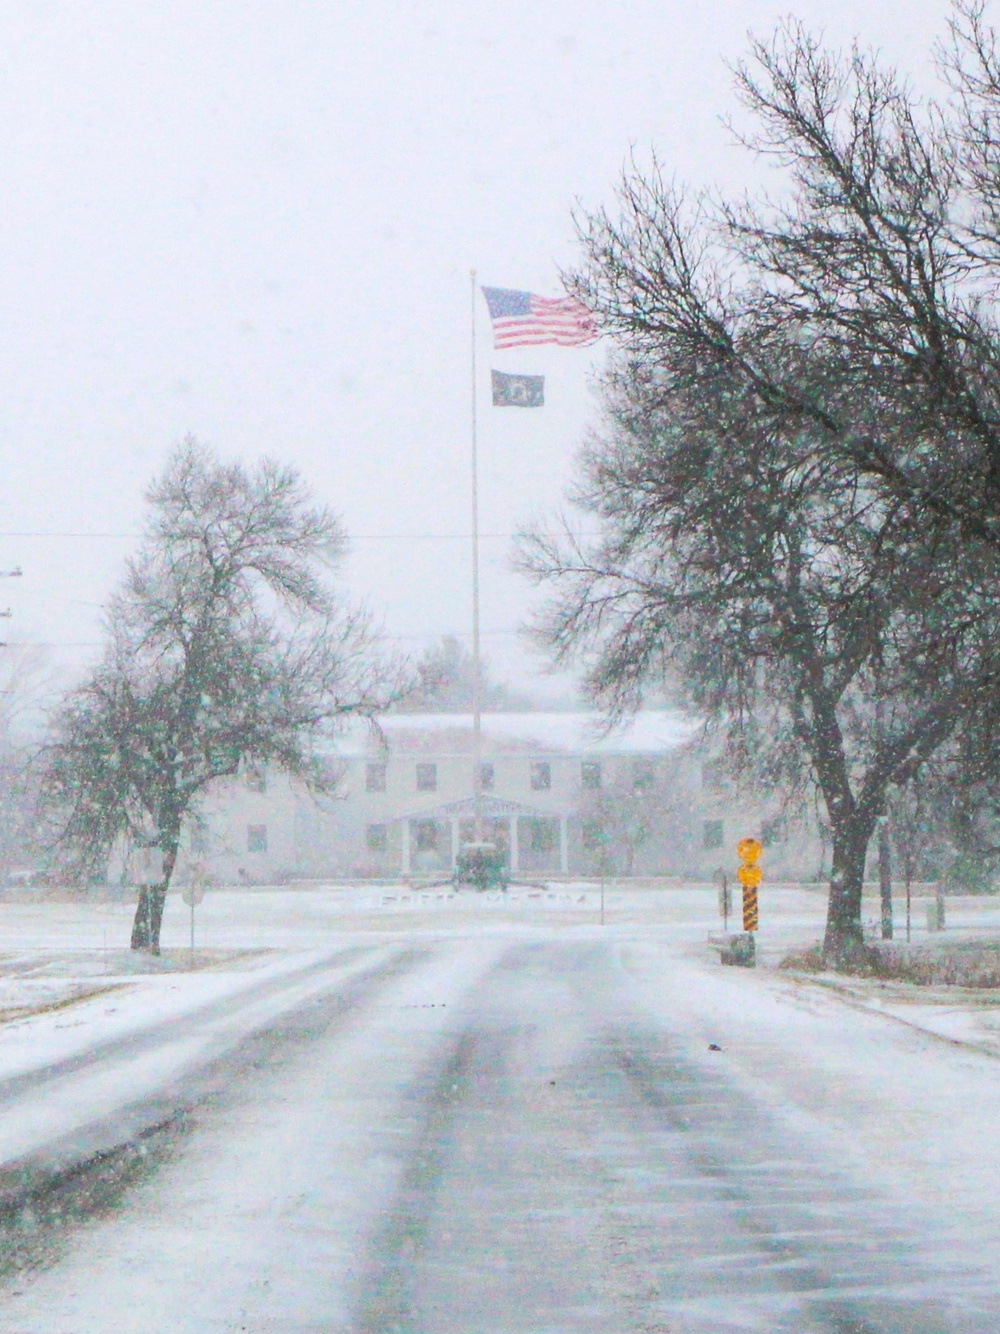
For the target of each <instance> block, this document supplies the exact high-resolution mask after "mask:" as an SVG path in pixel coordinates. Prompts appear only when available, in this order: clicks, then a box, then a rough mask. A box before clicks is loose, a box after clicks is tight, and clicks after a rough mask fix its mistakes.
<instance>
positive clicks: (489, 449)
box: [0, 0, 946, 683]
mask: <svg viewBox="0 0 1000 1334" xmlns="http://www.w3.org/2000/svg"><path fill="white" fill-rule="evenodd" d="M786 12H788V6H787V5H780V4H778V5H775V4H770V3H762V2H761V3H759V2H757V0H741V2H739V3H735V2H733V3H724V2H720V0H714V2H713V3H712V4H692V3H691V2H690V0H687V2H686V3H679V0H617V3H615V4H608V3H607V0H555V2H553V3H545V2H544V0H530V2H529V0H508V3H500V4H492V5H476V4H474V3H469V0H465V2H464V3H462V2H461V0H450V2H442V0H419V3H409V2H404V0H356V2H354V3H352V2H350V0H325V2H324V3H318V2H317V0H207V3H206V0H197V3H194V0H170V3H169V4H151V3H149V0H30V3H26V2H21V3H12V2H11V0H4V2H3V3H0V199H2V207H0V256H2V258H0V309H2V312H3V337H2V338H0V385H2V393H0V448H2V451H3V458H4V465H5V485H4V487H3V491H2V494H0V505H2V510H0V533H2V536H0V568H10V567H11V566H14V565H20V566H22V567H23V570H24V577H23V579H21V580H10V581H5V582H4V583H3V584H0V607H2V606H6V605H9V606H10V607H11V608H12V610H13V612H14V616H13V618H12V619H11V621H9V622H7V623H6V628H7V638H8V639H10V640H11V641H16V642H25V641H27V642H39V643H45V644H50V645H52V646H53V652H54V654H55V656H56V659H57V661H59V662H65V663H67V664H69V665H71V666H74V667H76V668H78V667H79V666H80V665H82V663H83V662H85V661H86V658H87V656H88V655H92V654H93V653H94V652H95V651H96V649H95V645H96V643H97V641H98V640H99V618H100V607H101V604H102V603H103V602H104V600H105V599H106V597H107V596H108V593H109V591H110V589H111V588H112V586H113V584H114V582H115V580H116V578H117V575H118V572H119V570H120V566H121V561H122V559H123V558H124V556H125V555H126V554H127V553H128V552H129V551H130V550H131V549H132V547H133V546H134V544H135V533H136V531H137V529H138V527H139V525H140V523H141V515H142V492H143V489H144V487H145V485H146V484H147V482H148V481H149V479H150V478H151V477H152V476H153V475H154V474H155V473H156V472H157V471H158V470H159V469H160V468H161V466H162V464H163V461H164V459H165V456H166V454H167V452H168V451H169V449H170V447H171V446H172V445H173V444H175V443H176V442H177V441H179V440H180V439H182V438H183V437H184V436H185V435H187V434H192V435H194V436H196V437H197V438H199V439H201V440H203V441H206V442H208V443H210V444H211V445H212V446H214V447H215V448H216V449H217V450H218V451H219V452H220V453H222V454H223V455H229V456H240V457H243V458H246V459H248V460H251V459H254V458H256V457H258V456H259V455H260V454H262V453H269V454H272V455H273V456H275V457H276V458H279V459H283V460H287V461H289V462H292V463H294V464H295V465H296V466H298V467H299V468H300V469H301V471H302V472H303V473H304V475H305V477H306V478H307V480H308V481H309V482H310V483H311V484H312V486H313V487H314V489H315V491H316V492H317V494H318V495H319V497H320V498H321V499H323V500H325V501H327V502H329V503H330V504H332V505H333V506H334V508H335V509H336V510H337V511H338V512H339V513H340V514H341V516H342V518H343V520H344V523H345V525H346V527H347V530H348V532H349V533H350V534H351V537H352V552H351V556H350V558H349V561H348V563H347V565H346V567H345V569H344V571H343V577H344V579H345V581H346V583H347V585H348V586H349V587H350V589H351V591H352V593H353V594H354V595H356V596H359V597H364V598H365V599H367V600H368V601H369V603H370V604H371V606H372V607H373V609H374V610H375V611H376V613H377V615H378V617H379V618H380V619H381V620H382V621H383V622H384V625H385V629H386V632H387V633H388V634H389V635H391V636H393V637H394V640H395V642H397V643H398V644H399V645H400V646H402V647H404V648H405V649H408V650H411V651H414V652H419V651H420V649H421V648H422V647H423V646H424V645H425V644H426V643H427V642H428V641H429V640H430V639H432V638H434V637H435V636H437V635H440V634H445V633H455V634H460V635H466V634H467V627H468V622H469V603H470V596H469V572H468V540H467V535H468V532H469V497H468V491H469V487H468V481H469V462H468V461H469V416H470V412H469V409H470V278H469V274H470V269H472V268H476V269H477V270H478V273H479V278H480V281H482V282H485V283H487V284H491V285H496V286H507V287H520V288H526V289H529V290H532V291H535V292H538V293H541V294H544V295H556V294H558V270H559V267H560V266H561V265H567V264H570V263H572V261H573V258H574V242H573V228H572V221H571V210H572V208H573V205H574V201H575V200H577V199H579V200H582V201H583V202H584V204H586V205H595V204H598V203H600V202H602V201H605V200H607V199H608V198H609V197H610V194H611V190H612V187H613V184H614V180H615V178H616V176H617V175H618V173H619V171H620V168H621V164H622V161H623V159H624V157H625V156H626V155H627V153H628V152H629V148H630V145H633V144H634V145H635V147H636V150H637V152H638V154H639V155H640V157H641V156H642V155H643V154H645V153H646V152H648V150H649V149H650V148H651V147H655V148H656V150H657V152H658V153H659V155H660V156H661V158H662V160H663V162H664V163H665V164H666V165H667V166H668V167H669V168H670V169H673V170H676V173H677V175H678V177H679V178H681V179H686V180H689V181H692V182H694V183H695V184H704V183H707V182H709V181H719V182H722V183H724V184H726V185H728V186H730V187H732V186H738V185H739V184H740V183H741V182H742V181H744V180H747V179H749V176H748V164H747V163H746V160H745V156H744V155H743V154H742V153H741V151H740V150H737V149H735V148H734V147H733V146H732V144H731V142H730V139H729V136H728V133H727V131H726V130H725V129H724V128H723V126H722V124H721V123H720V116H721V115H722V114H723V113H725V112H726V111H727V110H732V109H733V99H732V94H731V89H730V76H729V73H728V71H727V68H726V63H725V62H726V61H727V60H729V61H732V60H734V59H736V58H738V57H739V56H740V54H741V52H742V51H743V50H744V48H745V43H746V32H747V29H748V28H752V29H754V31H756V32H758V33H767V32H769V31H770V30H771V28H772V27H773V26H774V24H775V23H776V21H777V20H778V19H779V18H780V17H781V16H782V15H783V14H785V13H786ZM794 12H795V13H796V14H797V15H798V16H799V17H801V18H803V19H805V20H806V21H807V22H808V23H809V24H810V25H813V26H815V27H816V28H821V29H824V30H825V31H826V33H827V36H828V37H829V38H830V39H831V40H835V41H838V42H846V41H849V40H850V39H851V38H852V37H853V36H855V35H858V36H860V37H861V38H862V40H863V42H864V43H865V44H870V45H874V46H877V47H880V48H881V49H882V50H883V51H884V52H885V53H886V54H887V55H888V56H889V57H890V58H892V59H893V60H895V61H897V62H898V63H899V64H900V65H901V66H903V67H904V68H905V69H906V70H907V71H909V72H910V73H912V75H913V77H914V81H915V83H916V84H917V85H918V86H926V85H928V84H929V81H930V73H929V68H930V66H929V56H928V52H929V50H930V47H931V44H932V42H933V40H934V39H935V37H937V36H939V35H941V34H942V32H943V30H944V20H945V14H946V7H945V5H944V4H938V3H922V2H921V0H916V2H915V3H911V4H910V5H909V6H907V7H905V9H904V8H903V7H901V6H899V5H898V4H893V3H885V2H884V0H868V3H861V2H860V0H829V2H828V0H809V2H808V3H806V2H805V0H803V3H801V4H799V5H798V6H797V7H795V9H794ZM477 330H478V337H479V347H480V358H479V376H478V383H479V403H480V425H481V431H480V447H481V467H482V511H481V514H482V518H481V522H482V527H483V530H484V532H485V533H487V534H489V535H490V536H489V537H488V538H487V540H486V541H485V543H484V562H483V629H484V647H485V650H486V653H487V655H488V656H489V658H490V660H491V662H492V664H493V667H494V670H495V672H496V674H498V675H501V676H503V675H507V676H509V677H511V678H512V679H514V680H516V681H518V682H520V683H524V682H526V681H528V680H529V679H530V675H531V672H532V671H533V670H534V667H533V660H532V658H531V656H530V654H529V653H528V651H527V650H526V649H525V647H524V646H523V644H522V643H521V642H520V641H519V640H518V638H517V635H516V631H517V627H518V624H519V623H520V622H521V621H522V619H523V617H524V614H525V610H526V607H527V603H528V594H527V591H526V589H525V588H524V586H523V584H522V583H521V582H520V581H519V579H518V578H517V576H515V575H513V574H512V573H511V572H510V571H509V568H508V557H509V547H510V541H509V536H508V535H509V534H510V533H511V532H512V531H513V530H514V529H515V528H516V527H518V526H519V525H521V524H523V523H524V522H525V521H526V520H528V519H531V518H532V517H535V518H538V517H540V516H543V515H545V514H546V513H547V512H549V511H551V510H553V509H554V508H555V507H556V506H557V505H558V504H559V502H560V498H561V495H562V493H563V491H564V488H565V486H566V484H567V482H568V480H569V479H570V477H571V475H572V469H573V457H574V452H575V450H576V448H577V445H578V443H579V441H580V439H581V437H582V434H583V432H584V431H585V429H586V425H587V423H588V421H589V420H592V418H593V416H594V410H595V405H594V400H593V397H592V394H591V391H590V390H589V389H588V377H589V375H590V374H591V373H592V371H593V369H594V368H595V367H597V366H598V365H599V364H600V358H601V355H602V353H601V350H600V347H599V346H598V347H597V348H596V349H587V350H584V351H579V350H573V351H570V350H562V349H521V350H517V351H512V350H508V351H506V352H502V353H493V352H492V350H491V346H490V339H489V321H488V318H487V315H486V310H485V305H484V303H483V302H482V300H481V298H480V299H478V300H477ZM491 367H497V368H498V369H503V370H508V371H523V372H534V373H544V374H545V375H546V377H547V383H546V390H547V399H548V402H547V405H546V407H545V408H544V409H540V410H521V409H493V408H492V407H490V406H489V401H488V388H489V371H490V368H491Z"/></svg>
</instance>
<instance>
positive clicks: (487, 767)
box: [479, 764, 496, 792]
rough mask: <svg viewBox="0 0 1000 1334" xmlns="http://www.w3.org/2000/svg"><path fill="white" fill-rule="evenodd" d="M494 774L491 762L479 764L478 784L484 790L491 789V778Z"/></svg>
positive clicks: (490, 790)
mask: <svg viewBox="0 0 1000 1334" xmlns="http://www.w3.org/2000/svg"><path fill="white" fill-rule="evenodd" d="M495 776H496V775H495V774H494V771H493V765H492V764H481V765H480V766H479V784H480V786H481V787H482V789H483V791H484V792H492V791H493V780H494V778H495Z"/></svg>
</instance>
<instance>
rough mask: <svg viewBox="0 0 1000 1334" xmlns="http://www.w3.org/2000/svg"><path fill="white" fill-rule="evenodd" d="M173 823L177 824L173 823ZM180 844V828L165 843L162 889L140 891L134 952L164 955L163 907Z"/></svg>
mask: <svg viewBox="0 0 1000 1334" xmlns="http://www.w3.org/2000/svg"><path fill="white" fill-rule="evenodd" d="M172 823H173V822H172ZM179 843H180V826H179V822H177V823H176V830H175V831H172V832H171V835H170V836H169V837H168V838H166V839H163V840H161V846H162V848H163V879H162V880H161V881H160V883H159V884H158V885H144V886H143V887H142V889H140V890H139V902H138V903H137V904H136V908H135V918H134V920H133V922H132V941H131V948H132V949H134V950H148V952H149V953H150V954H159V952H160V924H161V923H162V921H163V905H164V902H165V900H166V897H167V890H168V888H169V887H170V877H171V876H172V875H173V873H174V866H175V865H176V862H177V848H178V845H179Z"/></svg>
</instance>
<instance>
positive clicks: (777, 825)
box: [760, 815, 788, 848]
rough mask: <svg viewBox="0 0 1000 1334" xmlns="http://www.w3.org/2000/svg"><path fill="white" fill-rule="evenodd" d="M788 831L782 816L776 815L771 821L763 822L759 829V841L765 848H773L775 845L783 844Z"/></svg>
mask: <svg viewBox="0 0 1000 1334" xmlns="http://www.w3.org/2000/svg"><path fill="white" fill-rule="evenodd" d="M787 837H788V829H787V826H786V824H785V817H784V816H783V815H776V816H775V817H774V819H773V820H765V821H764V823H763V824H762V825H761V827H760V841H761V843H762V844H763V845H764V847H765V848H773V847H774V846H775V844H777V843H784V841H785V839H786V838H787Z"/></svg>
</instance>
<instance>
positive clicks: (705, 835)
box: [701, 820, 724, 848]
mask: <svg viewBox="0 0 1000 1334" xmlns="http://www.w3.org/2000/svg"><path fill="white" fill-rule="evenodd" d="M723 837H724V830H723V826H722V821H721V820H706V821H705V823H704V826H703V827H702V831H701V846H702V847H703V848H721V847H722V841H723Z"/></svg>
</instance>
